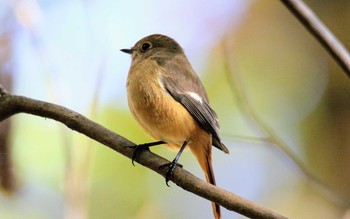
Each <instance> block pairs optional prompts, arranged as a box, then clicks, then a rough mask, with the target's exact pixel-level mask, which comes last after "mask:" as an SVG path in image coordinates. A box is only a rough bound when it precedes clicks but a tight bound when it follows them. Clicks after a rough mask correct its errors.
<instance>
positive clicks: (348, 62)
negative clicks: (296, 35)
mask: <svg viewBox="0 0 350 219" xmlns="http://www.w3.org/2000/svg"><path fill="white" fill-rule="evenodd" d="M281 1H282V3H284V5H285V6H286V7H287V8H288V9H289V10H290V11H291V12H292V13H293V14H294V15H295V17H296V18H297V19H298V20H299V21H300V22H301V23H302V24H303V25H304V26H305V28H306V29H307V30H308V31H309V32H310V33H311V34H312V35H313V36H314V37H315V38H316V39H317V40H318V41H319V42H320V43H321V45H322V46H323V47H324V48H325V49H326V50H327V52H328V53H329V54H330V55H331V56H332V57H333V58H334V60H335V61H336V62H337V63H338V64H339V66H340V67H341V68H342V69H343V70H344V72H345V73H346V74H347V76H348V77H350V54H349V52H348V51H347V50H346V48H345V47H344V45H343V44H342V43H341V42H340V41H339V40H338V39H337V38H336V37H335V36H334V35H333V33H332V32H331V31H330V30H329V29H328V28H327V27H326V26H325V25H324V24H323V23H322V22H321V21H320V19H319V18H318V17H317V16H316V15H315V14H314V13H313V11H312V10H311V9H310V8H309V7H308V6H307V5H306V4H305V3H304V2H303V1H302V0H281Z"/></svg>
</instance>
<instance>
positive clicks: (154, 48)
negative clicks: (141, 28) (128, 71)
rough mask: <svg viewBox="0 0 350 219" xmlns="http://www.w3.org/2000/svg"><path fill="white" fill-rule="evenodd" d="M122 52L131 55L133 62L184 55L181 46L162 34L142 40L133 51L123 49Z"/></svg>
mask: <svg viewBox="0 0 350 219" xmlns="http://www.w3.org/2000/svg"><path fill="white" fill-rule="evenodd" d="M121 51H122V52H125V53H128V54H131V55H132V60H133V62H139V61H141V60H143V59H147V58H157V57H159V58H171V57H173V56H175V55H180V54H184V52H183V50H182V48H181V46H180V45H179V44H178V43H177V42H176V41H175V40H174V39H172V38H170V37H168V36H165V35H161V34H153V35H150V36H147V37H145V38H142V39H141V40H139V41H138V42H137V43H136V44H135V45H134V46H133V47H132V48H131V49H122V50H121Z"/></svg>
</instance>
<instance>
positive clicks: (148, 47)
mask: <svg viewBox="0 0 350 219" xmlns="http://www.w3.org/2000/svg"><path fill="white" fill-rule="evenodd" d="M121 51H123V52H125V53H128V54H131V56H132V62H131V67H130V70H129V74H128V78H127V85H126V87H127V93H128V104H129V108H130V110H131V112H132V114H133V116H134V117H135V119H136V120H137V121H138V122H139V123H140V125H141V126H142V127H143V129H144V130H145V131H146V132H147V133H148V134H149V135H150V136H152V137H153V138H154V139H156V140H157V142H153V143H146V144H143V145H142V146H141V147H140V146H139V149H142V148H143V149H145V148H148V147H150V146H153V145H159V144H166V145H167V146H168V147H170V148H174V149H177V150H179V152H178V154H177V156H176V157H175V159H174V160H173V162H171V163H170V164H169V165H167V166H168V172H167V174H166V182H167V183H168V181H169V180H170V179H171V177H172V173H173V171H174V169H175V168H176V166H177V165H180V164H178V163H177V162H178V159H179V157H180V155H181V153H182V151H183V150H184V149H185V147H186V146H187V147H189V148H190V150H191V151H192V153H193V154H194V155H195V157H196V158H197V160H198V162H199V164H200V166H201V168H202V169H203V171H204V173H205V177H206V179H207V181H208V182H209V183H211V184H213V185H215V177H214V172H213V168H212V152H211V149H212V145H214V146H215V147H217V148H218V149H220V150H222V151H224V152H225V153H229V151H228V149H227V147H226V146H225V145H224V144H223V143H222V142H221V139H220V137H219V133H218V132H219V123H218V117H217V115H216V113H215V111H214V110H213V109H212V108H211V106H210V104H209V100H208V95H207V93H206V91H205V89H204V87H203V85H202V83H201V81H200V79H199V77H198V76H197V74H196V73H195V71H194V70H193V68H192V66H191V64H190V63H189V61H188V60H187V57H186V55H185V53H184V51H183V49H182V48H181V46H180V45H179V44H178V43H177V42H176V41H175V40H174V39H172V38H170V37H167V36H164V35H160V34H154V35H150V36H147V37H145V38H143V39H141V40H139V41H138V42H137V43H136V44H135V45H134V46H133V47H132V48H131V49H122V50H121ZM136 151H137V150H135V153H136ZM212 206H213V212H214V216H215V218H216V219H218V218H221V213H220V206H219V205H217V204H216V203H212Z"/></svg>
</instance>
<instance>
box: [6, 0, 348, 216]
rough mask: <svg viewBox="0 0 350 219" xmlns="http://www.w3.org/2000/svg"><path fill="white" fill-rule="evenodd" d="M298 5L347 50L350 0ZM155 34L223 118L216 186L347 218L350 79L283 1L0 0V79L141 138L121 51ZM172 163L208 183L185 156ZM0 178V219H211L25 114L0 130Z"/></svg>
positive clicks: (144, 175)
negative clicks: (182, 58) (167, 42)
mask: <svg viewBox="0 0 350 219" xmlns="http://www.w3.org/2000/svg"><path fill="white" fill-rule="evenodd" d="M306 3H307V4H308V5H309V6H310V7H311V8H312V9H313V10H314V11H315V13H316V14H317V15H318V16H319V17H320V18H321V20H322V21H323V22H324V23H325V24H326V25H327V26H328V27H329V28H330V30H331V31H332V32H333V33H334V34H335V35H336V36H337V37H338V38H339V39H340V40H341V41H342V42H343V43H344V45H345V46H346V47H347V48H350V35H349V31H350V1H346V0H333V1H330V0H328V1H327V0H325V1H316V0H307V1H306ZM153 33H162V34H165V35H168V36H171V37H173V38H174V39H176V40H177V41H178V42H179V43H180V45H182V47H183V48H184V50H185V52H186V54H187V56H188V58H189V60H190V61H191V63H192V65H193V67H194V69H195V70H196V71H197V73H198V74H199V75H200V77H201V78H202V81H203V83H204V86H205V87H206V89H207V91H208V94H209V98H210V100H211V104H212V106H213V108H214V109H215V110H216V111H217V113H218V115H219V118H220V123H221V135H222V138H223V141H224V143H225V144H226V145H227V146H228V147H229V149H230V154H229V155H225V154H223V153H222V152H221V151H218V150H215V149H214V151H213V152H214V154H213V162H214V171H215V175H216V181H217V184H218V186H220V187H222V188H225V189H227V190H229V191H232V192H234V193H236V194H238V195H240V196H242V197H244V198H247V199H249V200H251V201H254V202H256V203H258V204H260V205H263V206H265V207H267V208H270V209H273V210H274V211H277V212H279V213H281V214H283V215H285V216H287V217H289V218H301V219H303V218H305V219H308V218H321V219H323V218H325V219H332V218H334V219H338V218H343V219H349V218H350V210H349V206H350V125H349V124H350V86H349V85H350V82H349V78H348V77H347V76H346V75H345V74H344V73H343V72H342V70H341V69H340V68H339V67H338V66H337V65H336V64H335V62H334V61H333V60H332V59H331V58H330V56H329V55H328V54H327V53H326V52H325V51H324V49H323V48H322V47H321V46H320V45H319V43H318V42H316V41H315V39H314V38H313V37H312V36H311V35H310V34H309V33H308V32H307V31H306V30H305V29H304V27H303V26H302V25H301V24H300V23H299V22H298V21H297V20H296V19H295V17H294V16H293V15H292V14H291V13H290V12H289V11H288V10H287V9H286V8H285V7H284V6H283V5H282V3H281V2H280V1H253V0H250V1H246V0H234V1H232V0H220V1H202V0H194V1H185V0H179V1H172V2H166V1H159V0H152V1H151V0H149V1H115V0H114V1H112V0H102V1H93V0H89V1H68V0H61V1H47V0H38V1H37V0H22V1H21V0H12V1H6V0H2V1H1V4H0V83H1V84H2V85H3V86H4V87H5V88H6V89H7V90H9V91H11V92H12V93H13V94H17V95H24V96H27V97H31V98H36V99H39V100H44V101H49V102H53V103H56V104H60V105H63V106H65V107H68V108H70V109H73V110H75V111H77V112H79V113H81V114H83V115H86V116H87V117H89V118H90V119H92V120H94V121H97V122H98V123H100V124H102V125H104V126H106V127H107V128H109V129H111V130H113V131H114V132H116V133H118V134H120V135H122V136H124V137H126V138H128V139H130V140H132V141H133V142H137V143H144V142H150V141H151V140H152V139H151V138H150V137H148V136H146V135H145V134H144V132H143V131H142V130H141V128H140V127H139V125H138V124H136V122H135V121H134V119H133V118H132V117H131V114H130V112H129V110H128V108H127V100H126V89H125V84H126V77H127V73H128V69H129V66H130V62H131V59H130V57H129V56H128V55H126V54H123V53H121V52H120V51H119V50H120V49H122V48H130V47H131V46H133V45H134V43H135V42H136V41H137V40H139V39H140V38H142V37H144V36H147V35H150V34H153ZM152 151H154V152H155V153H157V154H160V155H161V156H164V157H166V158H168V159H173V157H174V156H175V153H173V152H169V151H168V150H167V149H165V148H162V147H158V148H154V149H152ZM180 163H182V164H183V165H184V167H185V169H187V170H188V171H190V172H192V173H194V174H195V175H197V176H199V177H201V178H204V177H203V173H202V171H201V169H200V168H199V165H198V164H197V161H196V160H195V159H194V157H193V156H192V155H191V153H185V154H183V156H182V157H181V159H180ZM0 186H1V193H0V218H18V219H21V218H33V219H37V218H38V219H41V218H43V219H44V218H50V219H51V218H52V219H55V218H78V219H80V218H81V219H84V218H136V219H145V218H154V219H161V218H167V219H177V218H212V212H211V204H210V202H209V201H206V200H204V199H202V198H200V197H197V196H195V195H193V194H191V193H188V192H186V191H184V190H182V189H181V188H178V187H177V186H176V185H174V184H171V187H170V188H168V187H167V186H166V185H165V182H164V179H163V178H162V177H160V176H159V175H158V174H155V173H154V172H152V171H150V170H148V169H145V168H144V167H142V166H140V165H136V167H133V166H132V165H131V161H130V160H129V159H126V158H125V157H123V156H121V155H120V154H117V153H115V152H113V151H112V150H110V149H108V148H107V147H104V146H103V145H100V144H98V143H96V142H94V141H90V140H89V139H88V138H86V137H84V136H82V135H80V134H77V133H74V132H72V131H71V130H69V129H68V128H66V127H65V126H64V125H62V124H58V123H57V122H54V121H52V120H49V119H44V118H40V117H34V116H30V115H23V114H21V115H17V116H15V117H12V118H11V119H9V120H6V121H4V122H2V123H1V124H0ZM223 218H244V217H243V216H241V215H239V214H236V213H233V212H230V211H227V210H226V209H223Z"/></svg>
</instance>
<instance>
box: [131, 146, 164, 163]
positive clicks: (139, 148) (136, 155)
mask: <svg viewBox="0 0 350 219" xmlns="http://www.w3.org/2000/svg"><path fill="white" fill-rule="evenodd" d="M160 144H165V142H164V141H156V142H150V143H145V144H140V145H133V146H127V147H128V148H133V149H134V153H133V154H132V158H131V163H132V165H133V166H135V161H136V160H137V159H138V158H139V156H140V153H141V152H142V151H144V150H149V147H152V146H156V145H160Z"/></svg>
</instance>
